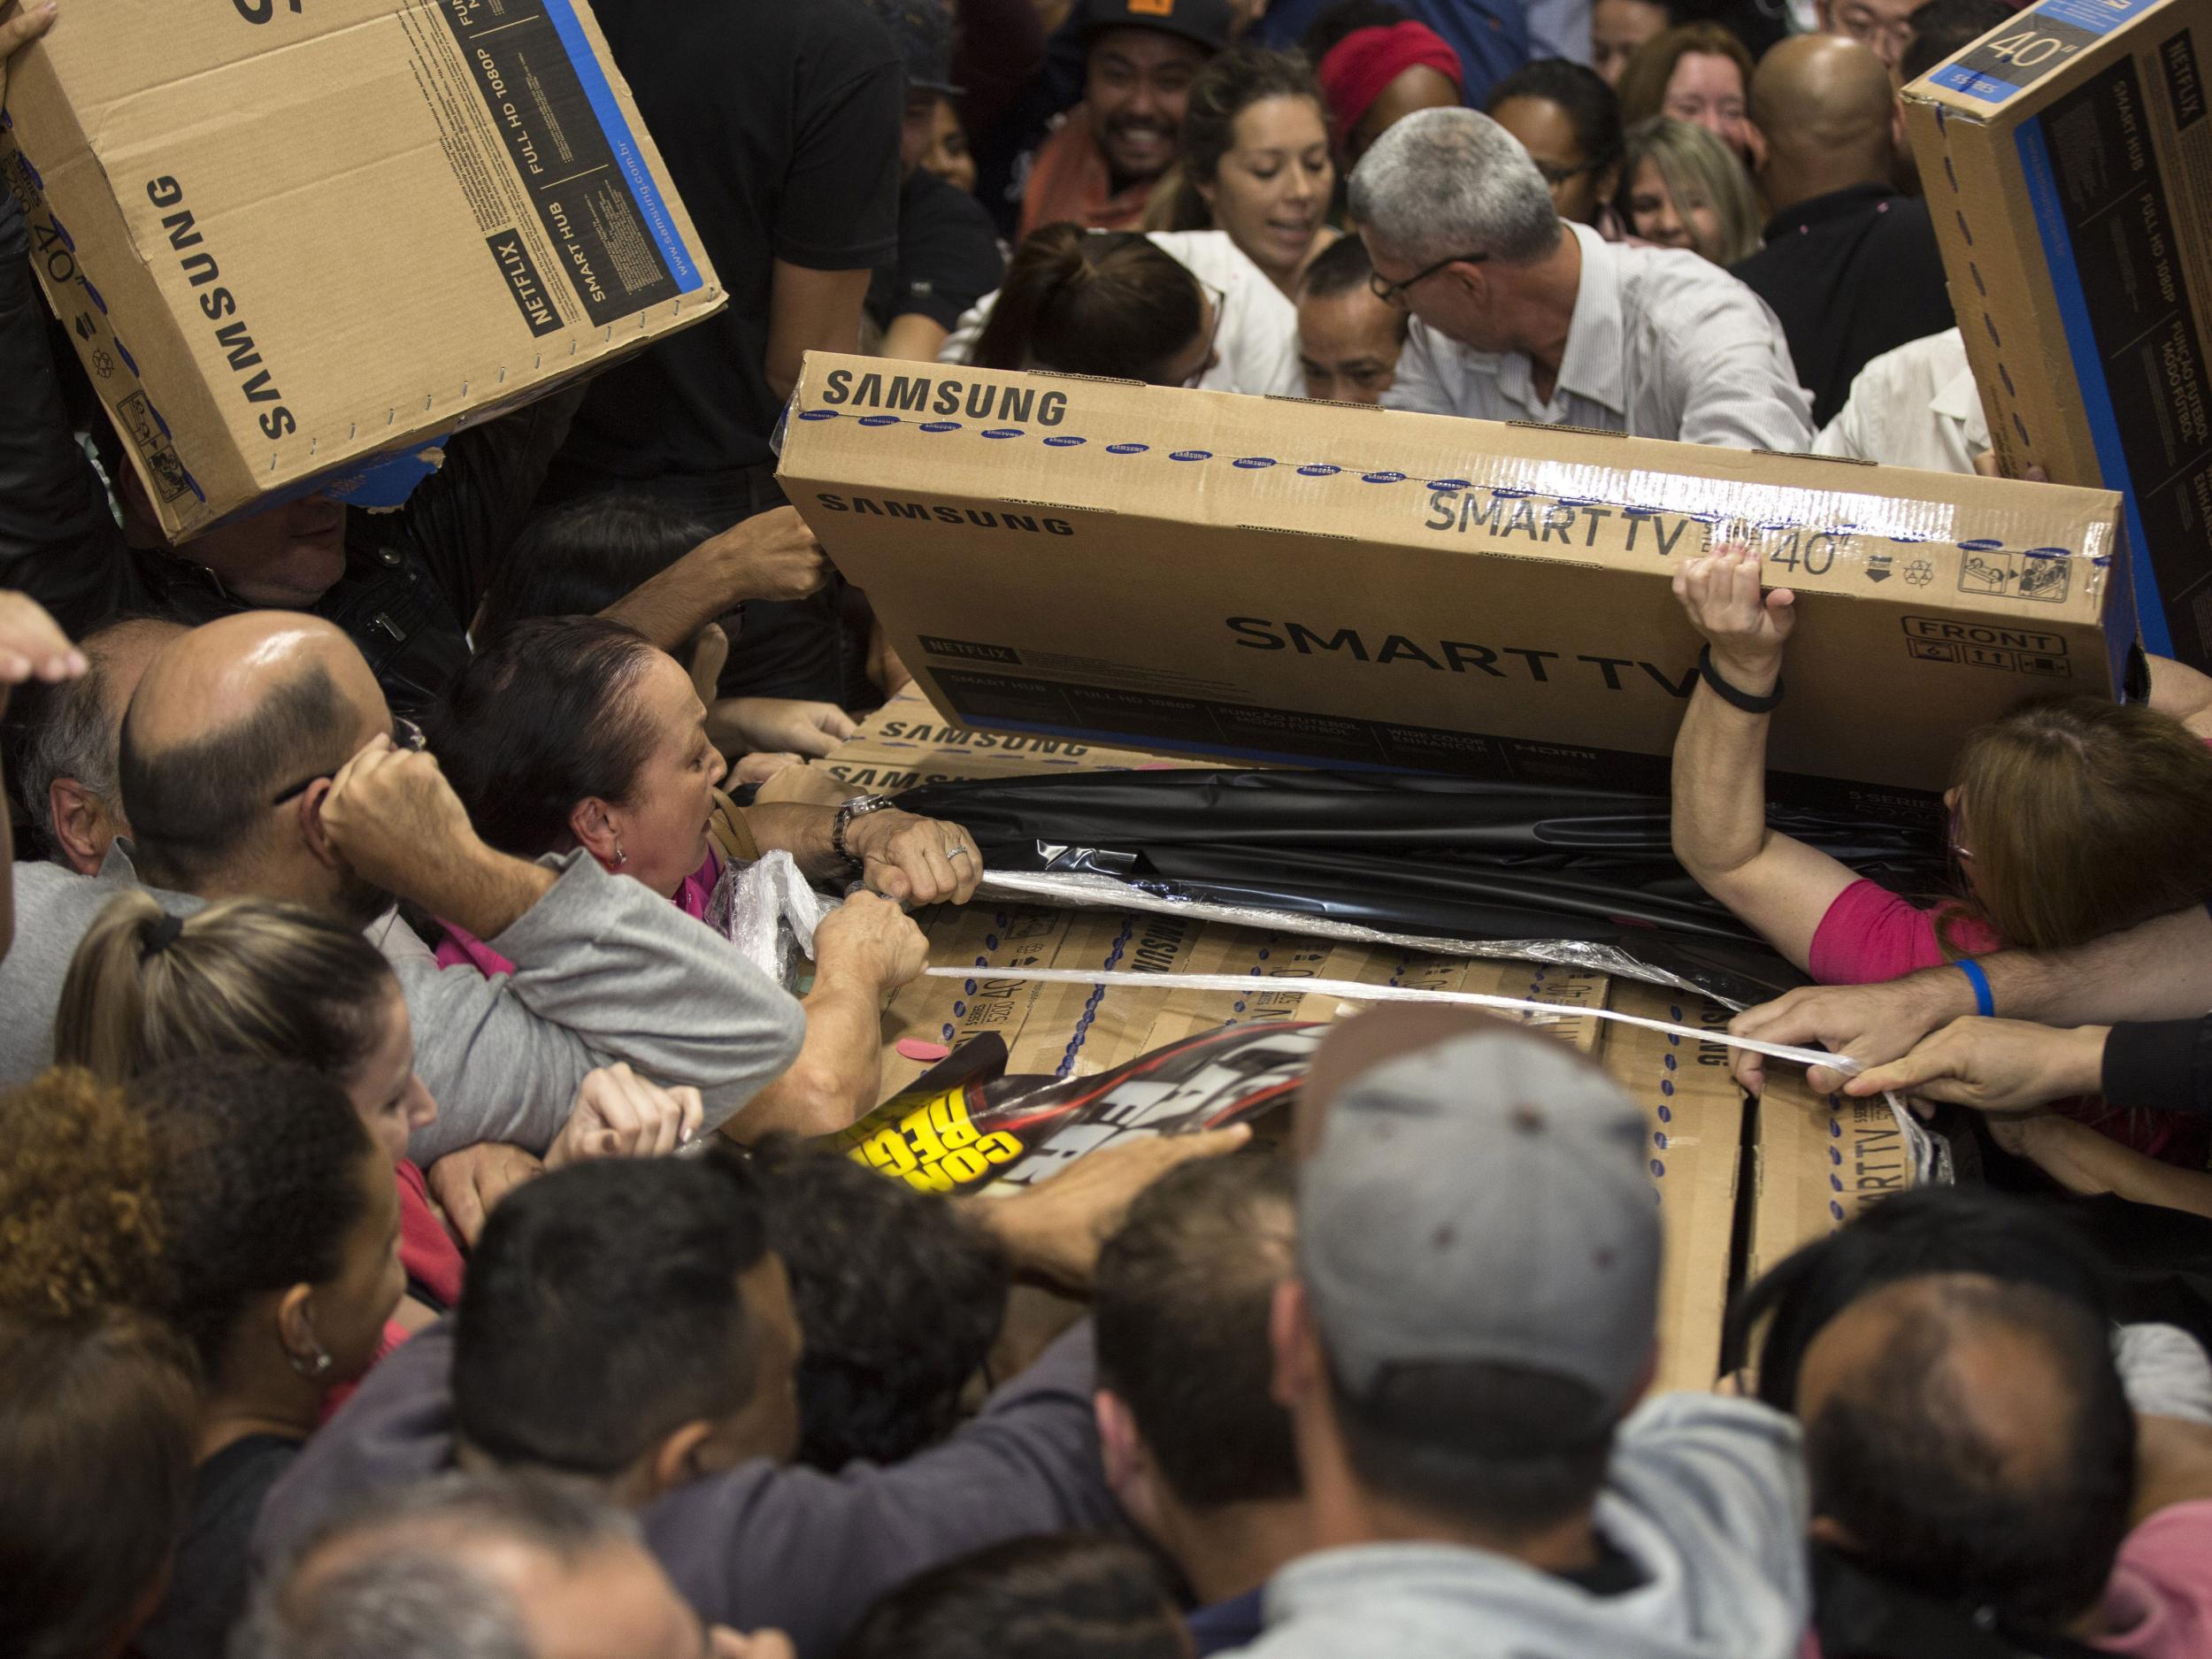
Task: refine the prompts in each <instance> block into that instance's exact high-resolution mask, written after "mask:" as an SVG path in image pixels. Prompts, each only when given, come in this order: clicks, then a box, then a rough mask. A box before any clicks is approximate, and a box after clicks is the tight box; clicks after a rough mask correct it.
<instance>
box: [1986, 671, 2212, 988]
mask: <svg viewBox="0 0 2212 1659" xmlns="http://www.w3.org/2000/svg"><path fill="white" fill-rule="evenodd" d="M1953 777H1954V780H1955V784H1956V786H1957V789H1958V795H1957V797H1956V798H1957V802H1958V823H1957V833H1958V836H1959V839H1960V840H1961V841H1963V843H1964V846H1963V848H1962V849H1961V851H1962V857H1963V858H1964V859H1965V860H1966V861H1967V862H1969V863H1970V867H1971V871H1972V875H1973V888H1974V903H1973V907H1972V908H1973V909H1974V910H1978V911H1979V912H1980V914H1981V916H1982V917H1983V918H1985V920H1986V921H1987V922H1988V924H1989V925H1990V926H1991V927H1992V928H1993V929H1994V930H1995V931H1996V933H1998V935H1999V936H2000V937H2001V939H2003V941H2005V943H2006V944H2008V945H2011V946H2016V947H2019V948H2021V949H2028V950H2056V949H2063V948H2065V947H2068V946H2071V945H2079V944H2084V943H2086V942H2087V941H2090V940H2092V939H2095V938H2098V937H2100V936H2101V935H2102V934H2105V933H2115V932H2117V931H2118V930H2119V929H2121V928H2124V927H2131V926H2134V925H2135V924H2136V923H2138V922H2145V921H2148V920H2150V919H2151V918H2153V917H2154V916H2163V915H2165V914H2167V913H2168V912H2170V911H2172V910H2186V909H2188V908H2189V907H2190V906H2192V905H2196V904H2201V903H2202V902H2204V901H2205V898H2206V896H2207V895H2212V749H2207V748H2206V747H2205V745H2204V744H2203V742H2202V741H2200V740H2199V739H2198V738H2197V737H2196V735H2195V734H2194V733H2192V732H2191V731H2190V730H2189V729H2188V727H2186V726H2183V725H2182V724H2181V722H2180V721H2178V720H2176V719H2174V718H2172V717H2171V716H2169V715H2164V714H2159V713H2155V712H2154V711H2153V710H2150V709H2147V708H2145V707H2143V706H2142V705H2140V704H2135V703H2108V702H2105V701H2104V700H2102V699H2101V698H2097V697H2060V698H2055V699H2052V700H2050V701H2047V702H2038V703H2023V704H2022V705H2021V706H2019V707H2018V708H2016V709H2013V710H2009V711H2008V712H2007V713H2006V714H2004V715H2002V716H2001V717H2000V718H1997V719H1995V720H1993V721H1991V722H1990V723H1989V724H1988V725H1987V726H1983V727H1981V728H1980V729H1979V730H1978V731H1977V732H1975V733H1973V734H1972V735H1971V736H1970V737H1969V738H1968V739H1967V740H1966V742H1965V744H1964V746H1963V747H1962V748H1961V749H1960V750H1959V754H1958V759H1957V762H1956V764H1955V769H1954V773H1953ZM1949 942H1950V941H1948V940H1946V945H1947V947H1948V945H1949Z"/></svg>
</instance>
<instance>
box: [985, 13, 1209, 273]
mask: <svg viewBox="0 0 2212 1659" xmlns="http://www.w3.org/2000/svg"><path fill="white" fill-rule="evenodd" d="M1082 18H1083V49H1084V72H1083V102H1082V103H1080V104H1077V105H1076V106H1075V108H1074V109H1072V110H1071V111H1068V114H1067V119H1065V120H1064V121H1063V122H1062V123H1061V124H1060V127H1058V129H1057V130H1056V131H1055V132H1054V134H1052V136H1051V137H1050V138H1048V139H1047V140H1046V141H1045V142H1044V146H1043V148H1041V150H1038V152H1037V159H1036V163H1035V165H1033V167H1032V169H1031V170H1030V174H1029V184H1028V188H1026V189H1025V190H1024V191H1023V193H1022V211H1021V234H1023V235H1024V236H1026V235H1027V234H1029V233H1030V232H1031V231H1033V230H1034V229H1036V228H1037V227H1038V226H1040V225H1056V224H1058V223H1060V222H1061V221H1062V220H1064V219H1069V220H1073V221H1074V222H1075V223H1076V224H1079V225H1081V226H1083V227H1086V228H1087V229H1090V230H1132V229H1134V228H1136V227H1137V223H1138V221H1139V220H1140V219H1142V218H1143V217H1144V209H1145V203H1146V201H1147V200H1148V198H1149V196H1151V194H1152V188H1153V187H1154V186H1155V185H1156V184H1157V183H1158V182H1159V181H1160V176H1161V175H1162V174H1163V173H1165V172H1166V171H1167V170H1168V168H1169V167H1170V166H1171V165H1173V164H1174V161H1175V157H1176V152H1177V150H1178V149H1179V146H1180V145H1181V142H1182V137H1183V111H1184V109H1185V107H1186V106H1187V104H1188V103H1189V102H1190V85H1191V82H1192V81H1194V80H1195V79H1196V78H1197V75H1198V72H1199V71H1200V70H1201V69H1202V68H1204V67H1205V65H1206V61H1207V59H1209V58H1211V57H1212V56H1213V55H1214V54H1215V53H1216V52H1217V51H1219V50H1221V49H1222V48H1223V47H1225V46H1226V45H1227V44H1228V43H1229V36H1230V33H1231V28H1232V25H1233V21H1234V17H1233V8H1232V7H1231V5H1230V4H1229V0H1082Z"/></svg>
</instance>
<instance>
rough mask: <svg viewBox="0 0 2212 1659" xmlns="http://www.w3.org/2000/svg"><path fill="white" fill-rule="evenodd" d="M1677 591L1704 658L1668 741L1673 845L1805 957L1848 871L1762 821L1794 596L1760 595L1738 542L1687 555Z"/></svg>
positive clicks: (1771, 936)
mask: <svg viewBox="0 0 2212 1659" xmlns="http://www.w3.org/2000/svg"><path fill="white" fill-rule="evenodd" d="M1674 593H1675V597H1676V598H1678V599H1679V600H1680V601H1681V602H1682V608H1683V609H1684V610H1685V611H1687V612H1688V613H1689V618H1690V621H1691V623H1692V624H1693V625H1694V626H1695V627H1696V628H1697V631H1698V632H1699V633H1700V634H1703V635H1704V636H1705V640H1706V641H1707V650H1708V651H1709V657H1707V658H1706V659H1705V660H1706V661H1707V662H1708V663H1709V664H1710V667H1711V673H1710V675H1701V676H1700V678H1699V680H1698V683H1697V686H1696V687H1695V689H1694V690H1693V691H1692V692H1691V693H1690V706H1689V710H1688V711H1687V712H1686V714H1685V715H1684V716H1683V717H1682V730H1681V731H1680V733H1678V734H1677V736H1676V738H1675V740H1674V785H1673V794H1674V856H1675V857H1676V858H1678V860H1680V861H1681V864H1682V867H1683V868H1684V869H1685V870H1686V871H1687V872H1689V873H1690V875H1691V877H1692V878H1693V879H1695V881H1696V882H1697V884H1698V886H1700V887H1703V888H1704V889H1705V890H1706V892H1708V893H1709V894H1711V895H1713V896H1714V897H1715V898H1717V899H1718V900H1719V901H1720V902H1722V903H1723V904H1725V905H1726V906H1727V907H1728V908H1729V909H1730V910H1732V911H1734V912H1735V914H1736V915H1737V916H1738V917H1739V918H1741V919H1742V920H1743V921H1744V922H1745V923H1746V924H1747V925H1748V926H1751V927H1753V928H1755V929H1756V930H1757V931H1758V933H1760V934H1761V935H1762V936H1763V937H1764V938H1765V940H1766V941H1767V942H1768V943H1770V944H1771V945H1772V946H1773V947H1774V948H1775V949H1777V950H1778V951H1780V952H1781V953H1782V955H1784V956H1786V957H1788V958H1789V959H1790V961H1791V962H1793V963H1794V964H1796V965H1797V966H1798V967H1801V968H1802V967H1803V966H1805V964H1806V959H1807V957H1808V956H1809V953H1810V951H1811V949H1812V942H1813V934H1814V933H1815V932H1816V930H1817V929H1818V927H1819V926H1820V918H1822V917H1823V916H1824V915H1826V914H1827V911H1828V907H1829V906H1830V905H1831V904H1832V903H1834V902H1835V900H1836V895H1838V894H1839V893H1841V892H1842V891H1843V890H1844V888H1846V887H1848V886H1850V885H1851V882H1852V879H1853V877H1852V874H1851V872H1850V871H1849V870H1847V869H1846V868H1845V867H1844V866H1843V865H1842V864H1839V863H1838V862H1837V861H1836V860H1834V859H1833V858H1831V857H1830V856H1828V855H1827V854H1826V853H1824V852H1819V851H1816V850H1815V849H1812V848H1810V847H1808V846H1807V845H1805V843H1804V842H1802V841H1796V840H1793V838H1791V837H1790V836H1787V835H1778V834H1777V833H1774V832H1773V831H1772V830H1770V829H1769V828H1768V827H1767V810H1766V748H1767V723H1768V721H1769V720H1770V718H1771V715H1770V712H1769V711H1770V710H1771V709H1772V707H1773V704H1774V701H1775V700H1776V697H1777V692H1778V687H1780V685H1781V681H1782V649H1783V645H1784V642H1785V641H1787V640H1788V638H1789V635H1790V630H1791V628H1792V627H1793V626H1794V625H1795V622H1796V612H1795V611H1794V610H1793V608H1792V607H1793V603H1794V601H1795V597H1796V596H1795V595H1793V594H1792V593H1791V592H1790V591H1789V590H1788V589H1787V588H1777V589H1776V590H1774V591H1773V592H1771V593H1767V594H1762V593H1761V591H1760V588H1759V558H1758V555H1757V554H1755V553H1754V552H1752V551H1751V550H1750V549H1747V548H1742V547H1724V548H1722V549H1719V550H1718V551H1717V552H1715V553H1713V554H1711V555H1709V556H1708V557H1702V558H1694V559H1690V560H1688V561H1686V563H1685V564H1684V565H1682V567H1681V568H1680V569H1679V570H1678V571H1676V572H1675V576H1674ZM1715 678H1717V679H1718V680H1720V682H1721V683H1722V684H1723V685H1725V686H1726V687H1730V688H1731V689H1732V692H1733V693H1734V698H1733V700H1732V699H1731V698H1730V697H1728V696H1724V695H1722V693H1721V692H1720V691H1719V690H1718V689H1717V688H1716V687H1715V686H1714V684H1713V680H1714V679H1715ZM1745 705H1754V706H1749V707H1747V706H1745ZM1757 705H1763V706H1757Z"/></svg>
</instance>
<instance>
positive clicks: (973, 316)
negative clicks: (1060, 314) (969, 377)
mask: <svg viewBox="0 0 2212 1659" xmlns="http://www.w3.org/2000/svg"><path fill="white" fill-rule="evenodd" d="M1146 234H1147V235H1148V237H1149V238H1150V239H1151V241H1152V242H1153V244H1154V245H1155V246H1156V247H1157V248H1158V249H1159V250H1161V251H1162V252H1164V253H1165V254H1168V255H1169V256H1171V257H1172V258H1173V259H1174V260H1175V262H1176V264H1178V265H1181V266H1182V267H1183V269H1184V270H1186V271H1187V272H1189V273H1191V274H1192V275H1193V276H1194V277H1196V278H1197V279H1198V280H1200V281H1201V282H1203V283H1205V284H1206V285H1207V286H1208V287H1209V288H1212V289H1214V290H1215V291H1216V292H1217V293H1218V294H1219V295H1221V296H1222V303H1221V320H1220V324H1219V326H1217V328H1216V329H1215V331H1214V354H1215V357H1216V359H1217V360H1216V362H1215V364H1214V365H1213V367H1211V368H1210V369H1209V370H1207V371H1206V373H1205V376H1204V378H1203V379H1202V380H1200V381H1199V382H1198V385H1199V389H1200V390H1202V391H1208V392H1247V393H1249V394H1251V395H1252V396H1255V397H1261V396H1278V397H1303V396H1305V395H1306V382H1305V377H1304V376H1303V375H1302V374H1301V373H1299V369H1298V308H1297V307H1296V306H1294V305H1293V304H1292V303H1290V300H1289V297H1288V296H1286V295H1285V294H1284V292H1283V291H1282V289H1280V288H1277V287H1276V286H1275V285H1274V284H1273V283H1272V282H1271V281H1269V280H1267V273H1265V272H1263V271H1262V270H1261V269H1260V268H1259V266H1257V265H1254V264H1253V263H1252V261H1251V260H1250V259H1249V258H1248V257H1246V255H1245V252H1244V250H1242V249H1241V248H1239V247H1238V246H1237V245H1236V243H1234V242H1231V241H1230V240H1229V233H1228V232H1227V231H1225V230H1156V231H1148V232H1147V233H1146ZM997 303H998V294H997V292H996V291H995V290H994V291H993V292H991V293H989V294H986V295H985V296H983V297H982V298H981V299H979V300H978V301H977V302H976V303H974V304H973V305H972V306H970V307H969V308H968V311H967V314H966V315H965V316H964V317H962V318H961V319H960V326H958V327H956V328H955V329H954V330H953V331H952V333H951V334H948V335H947V336H946V337H945V343H944V344H943V345H942V346H940V347H939V348H938V349H937V361H938V362H940V363H965V362H966V361H967V360H968V352H969V350H970V349H971V348H972V347H973V346H974V344H975V342H976V337H977V336H978V335H979V334H982V332H983V325H984V324H986V323H987V322H989V321H990V320H991V308H992V307H993V306H995V305H996V304H997Z"/></svg>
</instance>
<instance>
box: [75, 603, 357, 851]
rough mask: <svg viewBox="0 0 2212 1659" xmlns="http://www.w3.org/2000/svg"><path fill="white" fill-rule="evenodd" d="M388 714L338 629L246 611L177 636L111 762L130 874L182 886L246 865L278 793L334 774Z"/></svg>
mask: <svg viewBox="0 0 2212 1659" xmlns="http://www.w3.org/2000/svg"><path fill="white" fill-rule="evenodd" d="M390 726H391V711H390V710H389V708H388V706H387V705H386V703H385V701H384V694H383V692H382V691H381V689H380V688H379V687H378V686H377V683H376V679H375V676H374V675H373V674H372V673H371V672H369V666H368V664H367V663H366V662H365V661H364V660H363V659H362V657H361V653H360V651H359V650H358V649H357V648H356V647H355V646H354V644H353V642H352V641H350V640H349V639H348V638H347V637H346V636H345V634H343V633H342V632H341V631H340V630H338V629H337V628H335V627H334V626H331V625H330V624H329V623H327V622H324V621H322V620H320V619H319V618H314V617H310V616H302V615H299V614H297V613H296V612H293V611H241V612H240V613H239V614H237V615H235V616H230V617H225V618H221V619H220V620H219V621H215V622H210V623H207V624H206V625H204V626H201V627H197V628H194V629H192V630H191V631H189V632H188V633H187V634H181V635H180V636H179V637H178V638H176V639H174V640H173V641H170V642H169V643H168V644H167V645H165V646H164V647H163V648H162V649H161V650H160V651H159V653H158V654H157V655H156V657H154V660H153V661H152V663H151V664H149V665H148V667H147V669H146V672H145V676H144V678H143V679H142V680H140V682H139V686H138V690H137V692H136V694H135V695H133V697H132V698H131V703H130V709H129V710H128V712H127V714H125V716H124V718H123V733H122V744H121V749H120V755H119V767H118V771H119V778H120V783H121V788H122V797H123V809H124V811H125V813H126V814H127V816H128V818H129V819H130V822H131V826H132V830H133V833H134V851H135V853H136V855H137V858H138V864H139V870H140V872H141V874H142V875H143V876H144V877H145V878H146V879H148V880H149V881H151V882H154V883H155V884H156V885H157V886H168V887H181V888H185V889H187V890H191V889H192V888H194V887H196V885H198V884H200V883H204V882H205V881H207V880H208V879H211V878H212V877H213V876H215V875H216V873H217V872H220V871H223V870H226V869H229V868H234V867H235V866H236V864H238V863H239V862H240V861H242V860H250V859H252V858H253V857H255V856H257V853H258V852H259V851H260V850H261V849H262V847H263V846H264V844H265V842H267V841H272V840H273V839H274V838H275V837H276V835H277V833H278V832H279V829H280V825H281V823H282V821H283V819H282V814H281V813H280V811H279V810H277V809H276V807H275V806H274V804H273V801H274V797H275V796H276V795H278V794H280V792H282V791H283V790H285V789H287V788H288V787H291V786H292V785H294V784H296V783H298V782H300V781H301V780H303V779H307V778H311V777H313V776H314V775H316V774H317V773H318V772H322V773H330V772H336V771H337V770H338V768H339V767H341V766H342V765H344V764H345V763H346V761H347V760H348V759H349V758H350V757H352V755H353V754H354V753H355V752H356V751H357V750H358V749H360V748H361V746H362V745H363V744H364V743H365V742H367V741H369V740H370V739H371V738H372V737H373V736H374V735H375V734H376V733H379V732H381V731H388V730H389V729H390Z"/></svg>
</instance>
